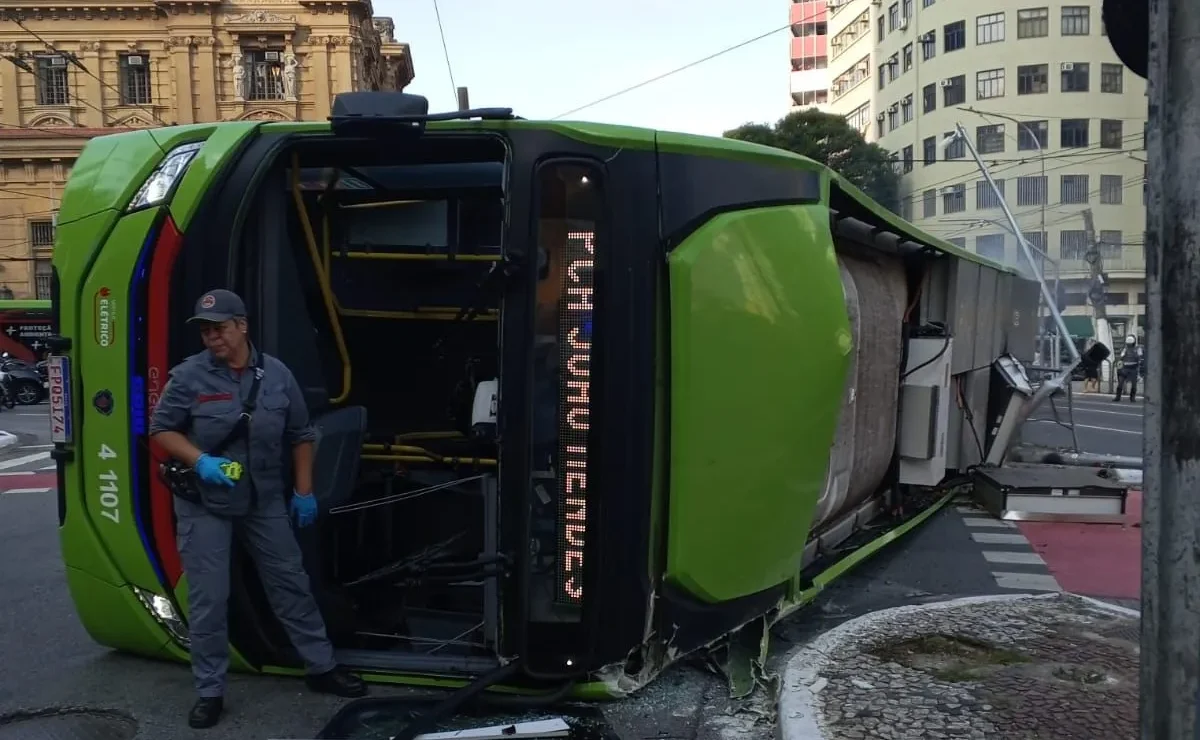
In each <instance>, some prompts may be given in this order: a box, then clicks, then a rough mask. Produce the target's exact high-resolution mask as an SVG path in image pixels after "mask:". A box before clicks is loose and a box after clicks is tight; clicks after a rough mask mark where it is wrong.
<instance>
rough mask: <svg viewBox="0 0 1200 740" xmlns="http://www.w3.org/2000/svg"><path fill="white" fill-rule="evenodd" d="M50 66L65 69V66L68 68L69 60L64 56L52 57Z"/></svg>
mask: <svg viewBox="0 0 1200 740" xmlns="http://www.w3.org/2000/svg"><path fill="white" fill-rule="evenodd" d="M50 66H51V67H65V66H67V58H66V57H64V56H59V55H55V56H52V57H50Z"/></svg>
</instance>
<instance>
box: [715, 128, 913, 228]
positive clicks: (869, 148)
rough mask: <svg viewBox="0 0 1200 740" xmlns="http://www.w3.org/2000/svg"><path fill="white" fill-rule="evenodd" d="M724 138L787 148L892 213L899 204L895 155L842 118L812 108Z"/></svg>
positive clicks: (730, 132)
mask: <svg viewBox="0 0 1200 740" xmlns="http://www.w3.org/2000/svg"><path fill="white" fill-rule="evenodd" d="M725 136H726V137H728V138H730V139H740V140H742V141H749V142H752V143H754V144H765V145H767V146H773V147H775V148H776V149H786V150H788V151H791V152H795V153H796V154H802V155H804V156H805V157H808V158H809V159H813V160H816V161H818V162H820V163H821V164H824V165H828V166H829V167H830V168H832V169H833V170H835V171H837V173H838V174H840V175H842V176H843V177H845V178H846V179H847V180H849V181H850V182H852V183H854V185H856V186H857V187H859V188H860V189H862V191H863V192H865V193H866V194H867V195H869V196H871V197H872V198H874V199H875V200H876V201H877V202H878V203H880V204H881V205H883V206H886V207H887V208H890V209H892V210H893V211H895V210H896V207H897V204H898V203H899V201H900V198H899V194H900V175H899V173H897V172H896V163H895V161H894V160H893V159H892V155H891V154H890V153H889V152H888V151H887V150H886V149H884V148H883V147H881V146H879V145H878V144H868V143H867V142H866V140H865V139H863V137H862V134H860V133H859V132H857V131H855V130H854V129H852V128H851V127H850V125H849V124H847V123H846V119H844V118H842V117H841V116H835V115H832V114H829V113H822V112H820V111H818V110H817V109H815V108H810V109H808V110H802V111H794V112H792V113H789V114H788V115H786V116H784V117H783V118H781V119H780V120H779V121H778V122H777V123H776V124H775V125H774V126H768V125H766V124H762V123H747V124H745V125H743V126H739V127H737V128H735V129H733V130H732V131H726V132H725Z"/></svg>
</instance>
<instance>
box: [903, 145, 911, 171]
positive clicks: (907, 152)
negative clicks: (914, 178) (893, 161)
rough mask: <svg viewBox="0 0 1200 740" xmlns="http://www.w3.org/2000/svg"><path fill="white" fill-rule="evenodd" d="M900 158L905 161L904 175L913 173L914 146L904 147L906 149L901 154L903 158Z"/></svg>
mask: <svg viewBox="0 0 1200 740" xmlns="http://www.w3.org/2000/svg"><path fill="white" fill-rule="evenodd" d="M900 158H901V159H902V160H903V161H904V167H903V172H904V174H906V175H907V174H908V173H909V172H912V171H913V148H912V144H909V145H908V146H906V147H904V149H903V150H902V152H901V157H900Z"/></svg>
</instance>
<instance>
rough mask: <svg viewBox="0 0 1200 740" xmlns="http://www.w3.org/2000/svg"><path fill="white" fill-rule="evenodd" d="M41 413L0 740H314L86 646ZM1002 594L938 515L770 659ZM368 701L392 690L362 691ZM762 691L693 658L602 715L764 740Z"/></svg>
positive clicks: (641, 727)
mask: <svg viewBox="0 0 1200 740" xmlns="http://www.w3.org/2000/svg"><path fill="white" fill-rule="evenodd" d="M44 409H45V407H44V406H43V407H41V408H40V409H18V410H17V411H11V412H10V411H3V412H0V428H3V429H6V430H8V431H11V432H13V433H15V434H17V435H18V436H19V437H20V438H21V445H19V446H17V447H14V448H10V449H8V450H5V451H4V452H3V454H0V593H2V594H4V596H5V599H4V606H3V608H0V636H3V637H2V638H0V665H3V666H4V667H5V670H4V671H3V672H2V673H0V740H15V739H16V738H21V737H38V738H45V737H49V736H48V735H22V734H19V733H18V734H14V733H13V731H14V730H18V729H19V726H6V725H4V724H3V717H4V716H5V715H8V714H10V713H13V712H17V711H22V710H45V709H53V708H56V707H80V706H86V707H90V708H94V709H102V710H111V711H115V712H118V713H120V714H123V715H125V716H127V717H129V718H132V721H133V722H136V727H137V731H136V737H137V738H138V739H139V740H141V739H143V738H145V739H149V738H155V739H156V740H157V739H158V738H162V737H170V738H179V739H181V740H186V739H187V738H210V739H212V740H217V739H220V740H225V739H227V738H228V739H232V738H238V739H239V740H241V739H244V738H262V739H264V740H265V739H267V738H311V737H313V735H314V734H315V733H316V732H317V730H318V729H319V728H321V727H322V726H323V725H324V724H325V723H326V722H327V721H328V719H329V718H330V717H331V716H332V714H333V713H334V711H336V709H337V708H338V706H340V701H339V700H336V699H329V698H325V697H320V696H315V695H313V694H310V693H308V692H307V691H305V689H304V687H303V685H302V684H301V683H300V682H299V681H297V680H294V679H276V678H265V677H257V676H233V677H231V679H230V688H229V694H228V698H227V706H228V713H227V716H226V718H225V719H224V720H223V721H222V723H221V724H220V725H219V726H218V727H217V728H215V729H214V730H209V731H204V732H195V731H191V730H189V729H188V728H187V726H186V723H185V721H184V715H185V712H186V711H187V709H188V707H189V706H190V704H191V701H192V692H191V681H190V674H189V672H188V670H187V668H186V667H185V666H180V665H173V664H163V663H156V662H151V661H147V660H142V659H139V658H132V657H128V656H124V655H118V654H115V653H113V652H112V651H109V650H107V649H105V648H102V647H99V646H98V645H96V644H95V643H93V642H92V640H91V639H90V638H89V636H88V635H87V634H86V633H85V632H84V630H83V629H82V627H81V626H80V625H79V622H78V621H77V619H76V616H75V610H74V606H73V604H72V603H71V600H70V598H69V596H68V593H67V590H66V586H65V583H64V578H63V567H62V563H61V557H60V554H59V545H58V538H57V532H56V527H55V521H56V512H55V500H54V496H53V493H52V486H53V480H52V479H50V478H49V477H48V476H49V470H48V468H49V466H50V460H49V445H48V444H47V443H48V424H47V420H46V418H45V416H44V413H45V412H44ZM1002 592H1004V589H1001V588H999V587H998V586H997V583H996V580H995V579H994V578H993V577H992V575H991V573H990V568H989V566H988V564H987V562H986V561H985V560H984V557H983V555H982V551H981V547H980V546H979V545H978V544H977V543H976V542H974V541H972V538H971V533H970V531H969V530H968V528H967V527H966V526H965V525H964V523H963V520H962V517H961V516H960V515H959V514H958V513H957V512H956V511H955V510H954V509H953V507H948V508H947V509H946V510H945V511H943V512H940V513H939V514H937V515H936V516H935V517H933V518H932V519H931V520H930V521H929V522H927V523H926V524H925V525H924V526H923V527H921V528H920V529H918V530H916V531H915V532H914V533H912V534H911V535H910V536H909V537H907V538H905V539H903V540H900V541H898V542H896V543H894V544H893V545H892V546H890V547H889V548H888V549H886V550H885V551H884V552H882V553H880V554H879V555H877V556H876V557H875V558H874V559H873V560H871V561H869V562H867V563H865V564H863V565H862V566H860V568H859V569H858V570H856V571H854V572H852V573H851V574H849V575H847V576H845V577H843V578H842V579H841V580H839V581H837V582H835V583H834V584H833V585H832V586H831V587H829V588H828V589H827V590H826V591H825V592H824V594H822V596H821V597H820V598H819V599H818V601H817V602H816V603H814V604H813V605H812V606H810V607H809V608H807V609H805V610H804V611H802V612H800V613H799V614H797V615H795V616H793V617H792V618H790V619H789V620H787V621H786V622H785V623H783V624H780V625H778V626H777V627H776V629H775V630H774V633H773V639H772V645H773V654H774V655H775V656H777V657H779V656H783V655H785V654H786V652H787V651H788V650H789V649H790V648H791V647H793V646H795V645H797V644H800V643H803V642H804V641H806V640H808V639H809V638H810V637H811V636H813V635H815V634H818V633H820V632H821V631H823V630H826V629H829V628H831V627H833V626H835V625H836V624H838V623H840V622H842V621H844V620H846V619H850V618H853V617H855V616H858V615H860V614H863V613H866V612H869V611H874V610H877V609H883V608H888V607H891V606H897V605H901V604H911V603H917V602H922V601H938V600H942V599H945V598H951V597H957V596H966V595H976V594H986V593H1002ZM372 693H373V695H375V696H382V695H384V694H385V693H401V692H400V691H396V690H391V691H389V690H387V689H384V688H381V687H373V689H372ZM770 695H771V694H770V692H768V691H760V692H758V697H757V699H756V700H755V701H754V702H750V703H748V704H735V703H733V702H731V701H730V700H729V699H728V692H727V688H726V686H725V684H724V682H723V681H722V680H721V679H720V678H718V677H717V676H716V675H715V674H714V673H713V672H712V671H711V670H709V669H708V667H707V666H706V665H705V664H704V663H703V661H701V660H699V659H695V660H690V661H688V662H687V663H686V664H683V665H679V666H677V667H675V668H673V669H671V670H670V671H668V672H667V673H666V675H664V676H662V677H661V678H660V679H659V680H658V681H656V682H655V683H653V684H651V685H650V686H649V687H648V688H647V689H645V690H644V691H643V692H641V693H639V694H638V695H636V696H634V697H632V698H630V699H628V700H625V701H623V702H619V703H615V704H611V705H608V706H607V707H606V709H605V713H606V715H607V716H608V718H609V721H610V722H611V723H612V724H613V726H614V727H615V728H616V729H617V730H618V732H619V733H620V735H621V737H623V738H626V739H627V740H640V739H642V738H655V739H656V740H671V739H681V738H687V739H688V740H692V739H695V740H731V739H732V738H742V737H757V736H765V735H763V734H762V733H764V732H766V730H765V728H764V727H763V726H762V725H755V724H754V721H755V720H756V718H758V717H759V716H760V714H759V713H761V712H763V711H764V710H765V709H766V707H765V705H764V704H763V701H765V698H766V697H769V696H770ZM63 737H66V735H63ZM71 737H79V738H83V737H86V736H84V735H78V736H71ZM106 737H109V736H106ZM126 737H128V736H126Z"/></svg>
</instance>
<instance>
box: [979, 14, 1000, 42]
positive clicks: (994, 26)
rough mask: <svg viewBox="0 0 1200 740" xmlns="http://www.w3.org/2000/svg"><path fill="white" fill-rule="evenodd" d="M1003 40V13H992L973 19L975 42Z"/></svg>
mask: <svg viewBox="0 0 1200 740" xmlns="http://www.w3.org/2000/svg"><path fill="white" fill-rule="evenodd" d="M1003 40H1004V14H1003V13H992V14H990V15H981V16H979V17H978V18H976V19H975V43H976V44H977V45H978V44H994V43H996V42H998V41H1003Z"/></svg>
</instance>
